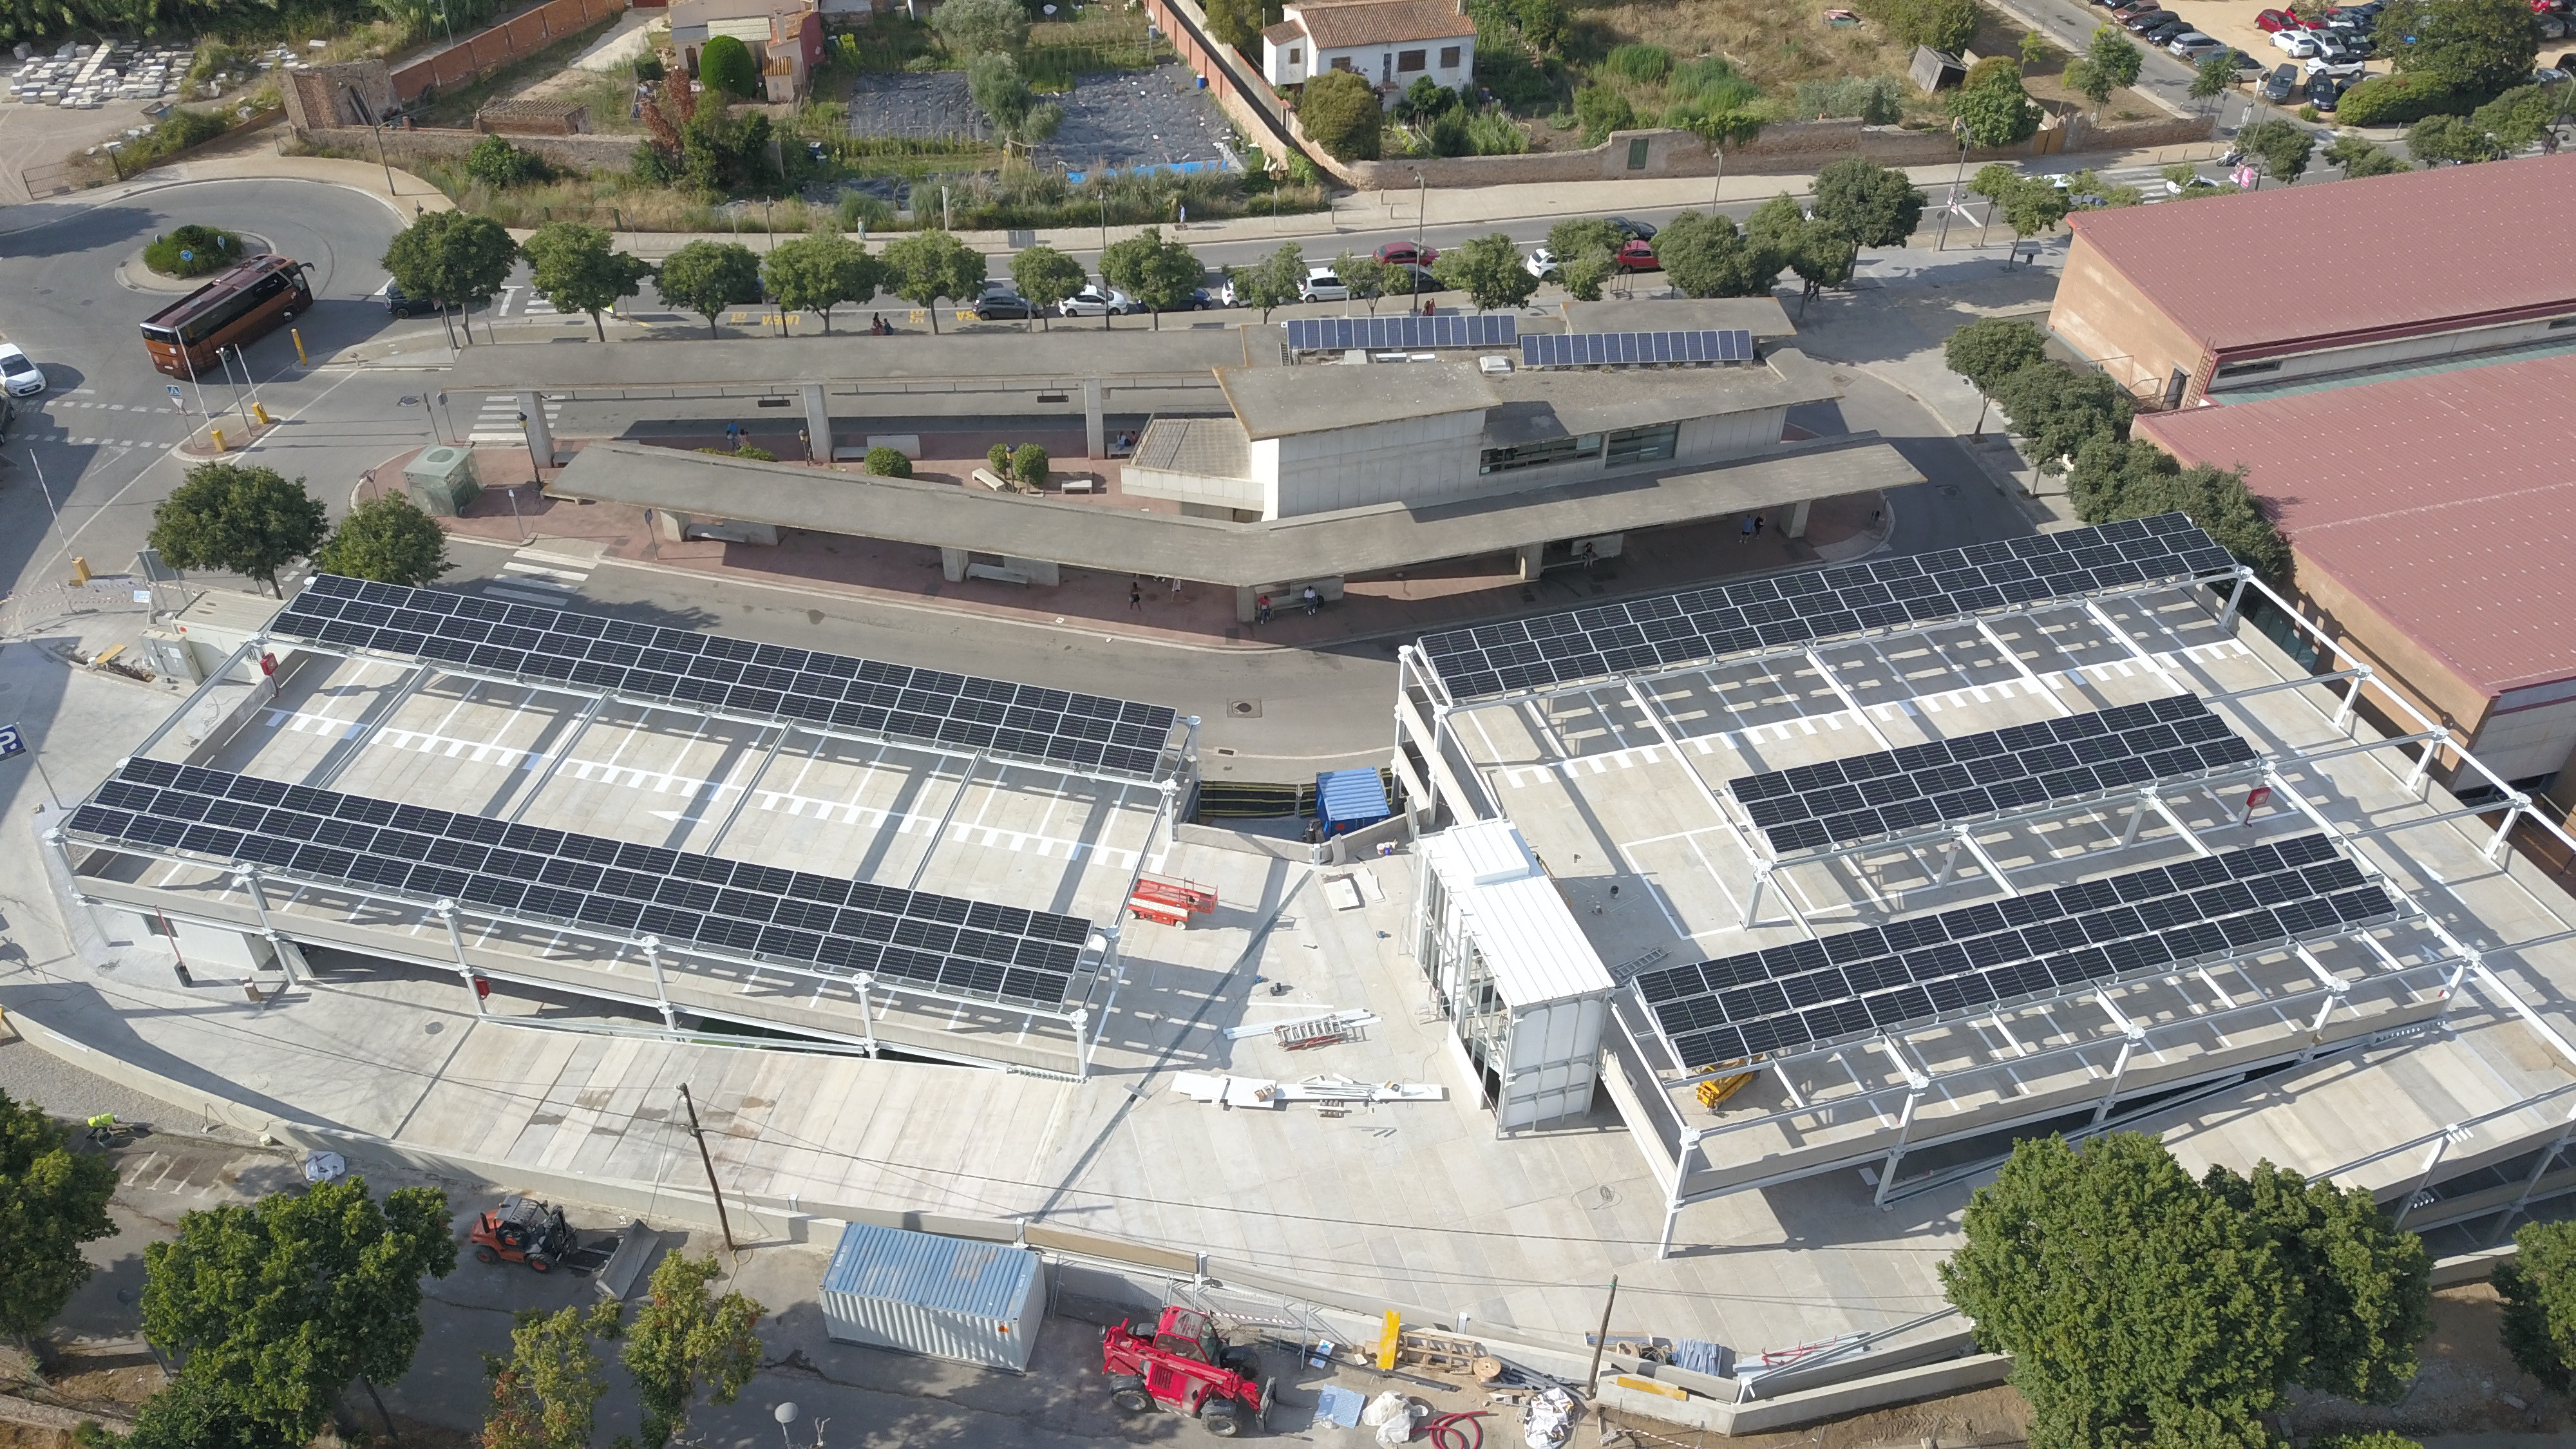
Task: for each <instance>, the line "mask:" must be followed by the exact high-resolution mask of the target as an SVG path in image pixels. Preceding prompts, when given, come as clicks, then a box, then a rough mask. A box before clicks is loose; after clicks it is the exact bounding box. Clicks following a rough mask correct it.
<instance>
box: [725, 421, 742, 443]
mask: <svg viewBox="0 0 2576 1449" xmlns="http://www.w3.org/2000/svg"><path fill="white" fill-rule="evenodd" d="M725 446H726V447H728V448H734V449H739V448H741V447H742V424H740V423H727V424H725Z"/></svg>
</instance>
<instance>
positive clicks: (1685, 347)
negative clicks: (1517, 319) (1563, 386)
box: [1520, 327, 1753, 367]
mask: <svg viewBox="0 0 2576 1449" xmlns="http://www.w3.org/2000/svg"><path fill="white" fill-rule="evenodd" d="M1520 342H1521V366H1523V367H1674V366H1693V365H1700V366H1707V365H1713V364H1726V363H1739V362H1751V361H1752V360H1753V334H1752V332H1751V331H1749V330H1747V329H1745V328H1742V327H1736V328H1720V329H1702V330H1697V331H1688V332H1541V333H1534V334H1532V335H1531V336H1528V337H1524V338H1522V339H1521V340H1520Z"/></svg>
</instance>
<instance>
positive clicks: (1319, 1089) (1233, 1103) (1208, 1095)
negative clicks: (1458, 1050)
mask: <svg viewBox="0 0 2576 1449" xmlns="http://www.w3.org/2000/svg"><path fill="white" fill-rule="evenodd" d="M1172 1084H1173V1086H1174V1087H1175V1088H1177V1089H1178V1090H1179V1092H1180V1094H1181V1095H1182V1096H1184V1097H1187V1098H1189V1099H1190V1100H1191V1101H1194V1102H1215V1103H1218V1104H1219V1105H1221V1106H1225V1107H1282V1106H1286V1105H1287V1104H1288V1103H1290V1102H1312V1103H1314V1104H1316V1106H1317V1107H1318V1108H1319V1109H1321V1110H1325V1111H1332V1110H1335V1109H1339V1110H1342V1111H1347V1110H1349V1109H1350V1108H1351V1107H1353V1106H1362V1105H1370V1104H1374V1103H1379V1102H1442V1101H1446V1100H1448V1097H1449V1089H1448V1088H1447V1087H1444V1086H1441V1085H1440V1084H1439V1083H1437V1082H1358V1081H1353V1080H1352V1079H1350V1078H1349V1077H1344V1076H1320V1077H1308V1078H1306V1079H1305V1080H1304V1081H1299V1082H1278V1081H1273V1080H1271V1079H1269V1078H1267V1077H1236V1076H1222V1075H1217V1074H1214V1073H1209V1072H1183V1073H1181V1074H1180V1075H1179V1076H1177V1077H1175V1078H1174V1079H1173V1083H1172Z"/></svg>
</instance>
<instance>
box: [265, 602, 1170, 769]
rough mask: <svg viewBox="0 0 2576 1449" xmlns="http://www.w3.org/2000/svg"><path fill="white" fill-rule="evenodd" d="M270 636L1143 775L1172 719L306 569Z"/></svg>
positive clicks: (1141, 707) (1135, 707)
mask: <svg viewBox="0 0 2576 1449" xmlns="http://www.w3.org/2000/svg"><path fill="white" fill-rule="evenodd" d="M269 632H270V633H272V634H274V635H276V636H278V637H279V638H283V639H293V640H303V641H306V642H310V643H315V644H319V645H323V646H326V647H330V648H336V649H351V650H368V651H371V652H374V653H378V654H396V655H402V656H406V657H409V658H413V659H419V660H425V661H430V662H434V663H441V664H450V665H456V666H459V667H462V668H470V669H475V670H481V671H485V672H489V673H496V674H504V675H509V676H512V677H514V678H519V679H528V680H539V681H547V682H552V683H558V684H570V685H577V686H580V687H583V688H587V689H596V690H601V691H604V692H607V693H611V694H616V695H620V696H623V697H627V698H637V699H651V700H655V701H660V702H667V703H674V704H679V705H682V706H684V707H691V708H700V709H705V710H709V711H718V712H730V713H735V714H749V715H754V716H758V717H761V718H771V719H796V720H803V721H805V722H806V723H808V724H811V725H814V726H817V727H828V728H832V729H841V730H849V731H852V732H854V733H859V734H867V735H874V736H883V737H890V738H894V739H903V740H918V741H927V742H932V743H937V744H941V745H947V746H951V747H953V748H957V749H963V750H982V751H989V752H991V753H993V754H996V755H1001V756H1007V757H1011V758H1015V759H1023V760H1033V761H1038V762H1042V763H1045V764H1050V765H1061V766H1067V767H1071V768H1077V769H1094V770H1098V771H1100V772H1102V773H1104V774H1111V775H1124V776H1129V777H1133V778H1137V779H1151V778H1152V777H1153V775H1154V771H1155V768H1156V766H1157V764H1158V763H1159V762H1160V761H1161V759H1162V757H1163V753H1164V750H1165V748H1166V746H1167V745H1168V744H1169V742H1170V738H1171V732H1172V726H1173V725H1174V724H1175V723H1176V722H1177V721H1178V719H1179V714H1178V712H1177V711H1175V710H1173V709H1171V708H1169V707H1168V706H1164V705H1158V704H1140V703H1136V702H1134V701H1130V700H1119V699H1110V698H1107V697H1105V696H1101V695H1095V694H1077V693H1071V692H1068V691H1066V690H1061V689H1042V688H1039V687H1037V686H1035V685H1027V684H1012V683H1009V682H1007V681H1004V680H998V679H979V678H976V677H974V676H972V675H965V674H951V673H947V672H945V671H943V670H936V669H914V668H911V667H910V666H907V665H902V664H887V663H884V662H882V661H879V660H873V659H856V658H851V657H849V656H847V655H840V654H829V653H824V652H822V651H820V650H806V649H794V648H788V647H786V646H783V645H777V644H759V643H754V642H753V641H751V640H748V639H737V638H733V637H730V636H728V635H723V634H694V633H690V632H688V631H686V630H680V629H665V628H661V627H658V626H656V625H651V624H634V623H629V622H627V621H625V620H622V619H611V618H607V617H605V616H603V615H597V614H576V613H568V612H562V611H558V610H554V609H548V608H542V607H535V606H530V605H525V604H505V603H502V602H500V601H498V600H495V599H485V598H478V597H474V596H471V595H465V594H451V593H440V592H437V591H434V590H430V589H412V588H405V587H403V586H401V585H399V584H379V583H363V582H360V581H359V580H356V579H350V578H342V577H340V576H338V575H336V574H317V575H315V576H314V578H313V580H312V582H311V584H309V585H308V586H307V587H306V588H305V589H304V591H303V592H301V593H299V594H297V595H296V596H295V601H294V602H293V603H291V604H289V605H287V607H286V609H285V611H284V612H282V613H280V614H279V615H278V616H277V617H276V619H275V620H274V621H272V622H271V623H270V625H269Z"/></svg>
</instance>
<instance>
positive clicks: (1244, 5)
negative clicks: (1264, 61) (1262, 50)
mask: <svg viewBox="0 0 2576 1449" xmlns="http://www.w3.org/2000/svg"><path fill="white" fill-rule="evenodd" d="M1207 22H1208V34H1210V35H1212V36H1215V37H1216V43H1217V44H1219V45H1230V46H1233V47H1234V48H1235V49H1237V50H1248V49H1250V48H1251V47H1252V46H1254V45H1255V44H1257V43H1258V42H1259V41H1260V39H1261V4H1260V0H1208V6H1207ZM1255 58H1256V59H1257V58H1258V57H1257V56H1256V57H1255Z"/></svg>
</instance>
